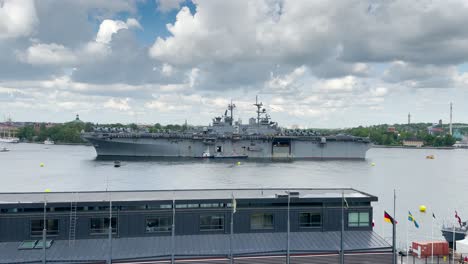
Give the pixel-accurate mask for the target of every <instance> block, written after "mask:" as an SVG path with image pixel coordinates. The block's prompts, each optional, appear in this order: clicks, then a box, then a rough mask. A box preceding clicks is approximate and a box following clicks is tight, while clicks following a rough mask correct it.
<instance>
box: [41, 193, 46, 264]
mask: <svg viewBox="0 0 468 264" xmlns="http://www.w3.org/2000/svg"><path fill="white" fill-rule="evenodd" d="M46 211H47V199H46V196H45V194H44V229H42V263H43V264H45V263H46V262H47V256H46V245H47V217H46Z"/></svg>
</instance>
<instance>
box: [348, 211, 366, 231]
mask: <svg viewBox="0 0 468 264" xmlns="http://www.w3.org/2000/svg"><path fill="white" fill-rule="evenodd" d="M348 226H349V227H362V226H369V212H350V213H348Z"/></svg>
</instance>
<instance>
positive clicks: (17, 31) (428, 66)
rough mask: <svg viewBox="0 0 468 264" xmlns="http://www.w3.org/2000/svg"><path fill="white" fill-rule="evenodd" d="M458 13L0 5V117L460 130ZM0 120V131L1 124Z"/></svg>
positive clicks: (462, 53) (456, 8) (404, 6)
mask: <svg viewBox="0 0 468 264" xmlns="http://www.w3.org/2000/svg"><path fill="white" fill-rule="evenodd" d="M467 11H468V4H467V3H466V2H465V1H461V0H460V1H457V0H450V1H425V0H421V1H402V0H398V1H390V2H383V1H377V0H368V1H346V2H328V1H312V2H311V1H287V0H284V1H283V0H271V1H270V0H268V1H267V0H265V1H260V0H258V1H222V2H220V1H197V0H193V1H189V0H186V1H184V0H172V1H171V0H156V1H150V0H147V1H125V0H116V1H47V2H46V1H32V0H25V1H10V0H0V16H2V17H4V18H5V19H2V20H1V21H0V62H1V64H2V70H1V71H0V117H2V118H3V119H4V118H5V117H8V116H10V117H11V118H12V119H13V120H14V121H38V122H66V121H70V120H73V119H74V116H75V114H80V117H81V119H82V120H83V121H89V122H94V123H117V122H119V123H146V124H151V123H162V124H182V123H184V122H185V120H187V121H188V123H190V124H194V125H207V124H208V123H210V122H211V119H212V118H213V117H214V116H219V115H222V114H223V113H224V111H225V109H226V108H227V105H228V103H229V102H230V100H231V99H232V100H234V102H235V104H236V106H237V108H236V109H235V119H236V120H237V119H238V118H241V119H242V120H243V122H244V123H245V122H247V121H248V119H249V118H250V117H253V116H254V115H255V107H254V106H253V103H254V102H255V96H256V95H258V96H259V100H260V101H262V102H263V103H264V105H265V107H266V109H267V111H269V113H270V114H271V117H272V119H273V121H277V122H278V123H279V124H280V126H284V127H291V126H293V125H299V126H301V127H313V128H343V127H354V126H359V125H362V126H369V125H374V124H383V123H388V124H394V123H401V124H403V123H406V120H407V116H408V113H411V122H414V123H418V122H432V123H434V122H437V121H438V120H439V119H442V120H444V123H448V120H449V112H450V111H449V105H450V102H453V107H454V109H453V122H454V123H468V120H465V119H464V113H466V112H467V111H468V105H466V104H464V98H465V97H466V96H468V63H467V61H468V32H466V31H465V30H463V28H464V27H463V25H465V24H467V23H468V17H467V16H466V13H467ZM1 121H3V120H1Z"/></svg>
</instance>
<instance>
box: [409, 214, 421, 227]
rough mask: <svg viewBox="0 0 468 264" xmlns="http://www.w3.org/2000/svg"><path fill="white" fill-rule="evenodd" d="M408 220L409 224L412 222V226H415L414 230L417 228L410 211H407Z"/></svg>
mask: <svg viewBox="0 0 468 264" xmlns="http://www.w3.org/2000/svg"><path fill="white" fill-rule="evenodd" d="M408 220H409V221H410V222H413V223H414V226H415V227H416V228H419V225H418V222H416V219H414V217H413V215H412V214H411V212H410V211H408Z"/></svg>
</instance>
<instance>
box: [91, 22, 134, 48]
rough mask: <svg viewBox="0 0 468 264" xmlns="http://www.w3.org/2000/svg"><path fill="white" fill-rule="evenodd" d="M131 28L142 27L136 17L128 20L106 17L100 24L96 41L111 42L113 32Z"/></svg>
mask: <svg viewBox="0 0 468 264" xmlns="http://www.w3.org/2000/svg"><path fill="white" fill-rule="evenodd" d="M129 28H141V25H140V23H139V22H138V21H137V20H136V19H134V18H129V19H127V22H124V21H122V20H112V19H105V20H104V21H102V23H101V25H99V31H98V33H97V36H96V42H100V43H109V42H110V41H111V40H112V35H113V34H115V33H117V32H118V31H119V30H121V29H129Z"/></svg>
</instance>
